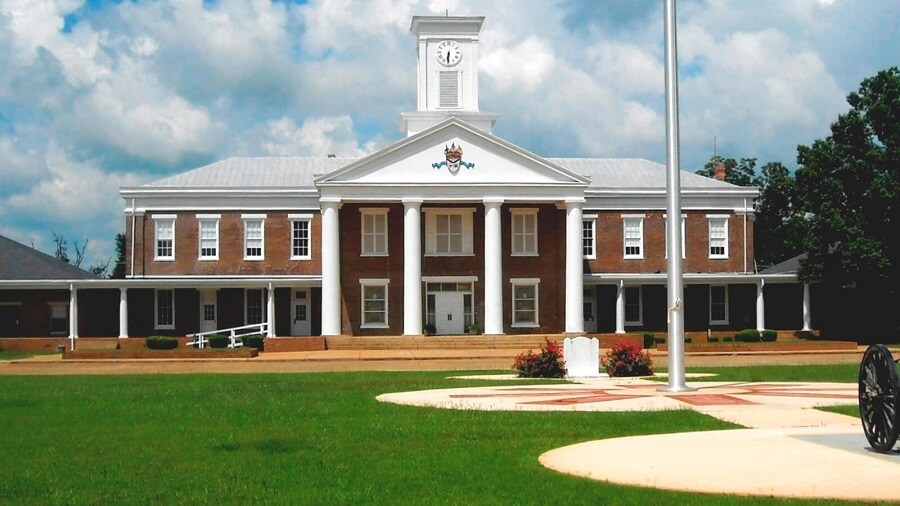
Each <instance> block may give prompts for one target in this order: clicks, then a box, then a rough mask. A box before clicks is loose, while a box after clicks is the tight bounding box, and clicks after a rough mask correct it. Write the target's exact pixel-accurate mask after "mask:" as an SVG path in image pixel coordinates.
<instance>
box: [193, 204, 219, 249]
mask: <svg viewBox="0 0 900 506" xmlns="http://www.w3.org/2000/svg"><path fill="white" fill-rule="evenodd" d="M197 222H198V224H199V225H198V226H199V229H200V230H199V234H200V241H199V242H200V260H218V259H219V216H218V215H209V214H207V215H203V214H200V215H197Z"/></svg>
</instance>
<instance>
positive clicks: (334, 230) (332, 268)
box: [321, 200, 341, 336]
mask: <svg viewBox="0 0 900 506" xmlns="http://www.w3.org/2000/svg"><path fill="white" fill-rule="evenodd" d="M321 205H322V335H323V336H339V335H341V252H340V240H339V237H340V233H341V230H340V219H339V210H340V206H341V204H340V201H324V200H323V201H322V204H321Z"/></svg>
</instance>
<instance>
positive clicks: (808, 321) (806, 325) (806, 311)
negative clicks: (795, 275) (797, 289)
mask: <svg viewBox="0 0 900 506" xmlns="http://www.w3.org/2000/svg"><path fill="white" fill-rule="evenodd" d="M802 330H803V331H804V332H809V331H810V330H812V307H811V306H810V303H809V283H803V329H802Z"/></svg>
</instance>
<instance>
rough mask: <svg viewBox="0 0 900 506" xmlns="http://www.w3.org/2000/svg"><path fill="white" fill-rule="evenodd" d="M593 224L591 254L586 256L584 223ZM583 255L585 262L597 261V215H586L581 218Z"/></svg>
mask: <svg viewBox="0 0 900 506" xmlns="http://www.w3.org/2000/svg"><path fill="white" fill-rule="evenodd" d="M585 222H590V224H591V254H590V255H585V254H584V223H585ZM581 255H582V257H583V258H584V259H585V260H596V259H597V215H596V214H585V215H583V216H582V217H581Z"/></svg>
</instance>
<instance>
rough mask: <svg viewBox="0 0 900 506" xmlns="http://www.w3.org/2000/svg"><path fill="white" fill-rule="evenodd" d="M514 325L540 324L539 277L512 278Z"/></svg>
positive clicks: (530, 325)
mask: <svg viewBox="0 0 900 506" xmlns="http://www.w3.org/2000/svg"><path fill="white" fill-rule="evenodd" d="M510 282H511V283H512V308H513V314H512V326H513V327H537V326H538V283H539V282H540V280H538V279H511V280H510Z"/></svg>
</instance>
